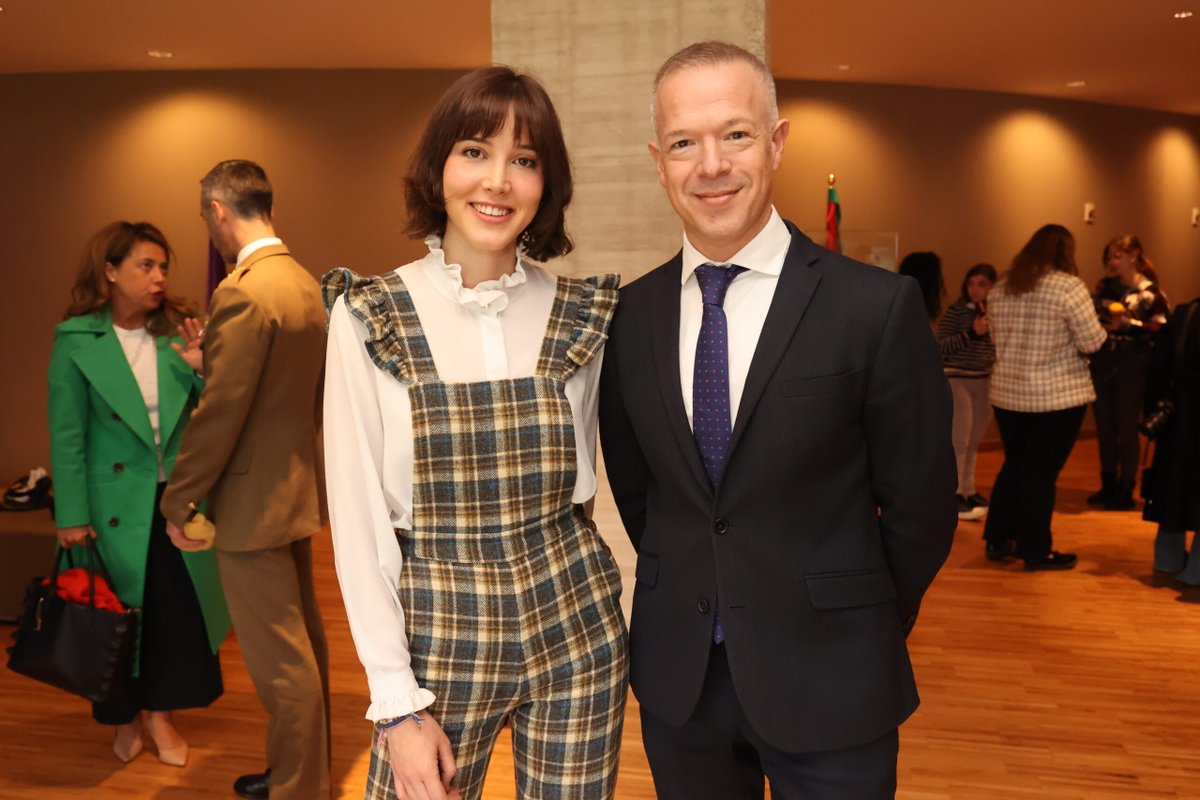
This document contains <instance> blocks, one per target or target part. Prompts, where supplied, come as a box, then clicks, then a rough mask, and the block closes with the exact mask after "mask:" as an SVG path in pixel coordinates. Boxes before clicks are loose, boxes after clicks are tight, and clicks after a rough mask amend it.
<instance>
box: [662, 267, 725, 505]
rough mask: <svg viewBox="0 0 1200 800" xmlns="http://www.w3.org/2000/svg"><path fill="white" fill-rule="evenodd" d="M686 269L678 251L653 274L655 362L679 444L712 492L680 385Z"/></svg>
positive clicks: (704, 486) (693, 468)
mask: <svg viewBox="0 0 1200 800" xmlns="http://www.w3.org/2000/svg"><path fill="white" fill-rule="evenodd" d="M682 269H683V259H682V256H681V255H676V256H675V258H673V259H671V261H669V262H667V264H666V266H664V267H663V268H662V269H660V270H658V271H657V273H655V275H654V276H653V280H656V281H657V282H658V283H657V285H655V287H654V292H653V294H654V302H653V303H652V304H651V305H652V307H653V308H654V309H655V310H656V311H657V312H658V313H656V314H655V316H654V329H653V330H654V333H653V337H654V366H655V372H656V373H657V376H658V388H659V391H660V392H661V393H662V399H663V405H664V406H665V408H666V410H667V419H668V421H669V423H670V426H671V430H672V431H673V432H674V435H675V438H676V440H677V443H678V444H679V448H680V450H682V451H683V457H684V460H685V461H686V462H687V464H688V468H689V469H690V470H691V472H692V475H693V477H695V478H696V480H697V482H698V483H699V484H700V486H701V487H703V489H704V492H705V494H707V495H711V494H712V486H711V485H710V484H709V482H708V476H707V475H706V474H705V473H704V464H703V462H702V461H701V460H700V451H699V450H697V449H696V439H695V437H694V436H693V435H692V428H691V426H690V425H688V419H687V409H686V408H685V407H684V405H683V390H682V389H681V388H680V385H679V369H680V365H679V276H680V270H682Z"/></svg>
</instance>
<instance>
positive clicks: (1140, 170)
mask: <svg viewBox="0 0 1200 800" xmlns="http://www.w3.org/2000/svg"><path fill="white" fill-rule="evenodd" d="M779 99H780V112H781V114H782V116H784V117H786V118H788V119H790V120H791V135H790V136H789V138H788V142H787V147H786V150H785V155H784V163H783V166H782V167H781V169H780V174H779V177H778V179H777V180H778V184H777V191H776V201H777V204H778V206H779V209H780V212H781V213H782V214H784V216H786V217H789V218H790V219H792V220H793V221H794V222H796V224H798V225H800V226H801V227H802V228H805V229H806V230H807V229H818V230H821V229H823V227H824V215H825V187H826V176H827V174H828V173H830V172H833V173H835V174H836V175H837V179H838V183H837V186H838V191H839V194H840V198H841V202H842V227H843V228H844V229H857V230H889V231H898V232H899V234H900V254H901V255H903V254H904V253H906V252H910V251H912V250H933V251H935V252H937V253H938V254H939V255H940V256H941V257H942V261H943V268H944V271H945V274H946V285H947V290H948V294H949V297H948V298H947V301H950V300H953V299H954V297H955V296H956V295H957V292H958V287H959V286H960V284H961V281H962V276H963V274H964V273H965V272H966V270H967V268H968V267H969V266H971V265H972V264H974V263H976V262H979V261H990V262H991V263H993V264H995V265H996V267H997V268H1000V269H1003V268H1004V267H1006V266H1007V265H1008V263H1009V262H1010V261H1011V260H1012V257H1013V255H1014V254H1015V253H1016V252H1017V250H1018V249H1020V247H1021V246H1022V245H1023V244H1024V243H1025V242H1026V241H1027V240H1028V238H1029V236H1030V235H1031V234H1032V233H1033V231H1034V230H1036V229H1037V228H1038V227H1039V226H1041V225H1042V224H1044V223H1047V222H1057V223H1061V224H1063V225H1066V226H1067V227H1068V228H1069V229H1070V230H1071V231H1072V232H1073V233H1074V234H1075V237H1076V240H1077V244H1078V253H1077V261H1078V263H1079V267H1080V273H1081V275H1082V276H1083V278H1084V279H1085V280H1086V281H1088V283H1089V284H1091V283H1093V282H1094V281H1095V280H1097V279H1098V278H1099V277H1100V274H1101V267H1100V251H1101V249H1102V248H1103V246H1104V244H1105V243H1106V242H1108V241H1109V240H1110V239H1111V238H1113V237H1114V236H1117V235H1120V234H1123V233H1136V234H1138V235H1140V236H1141V238H1142V242H1143V244H1144V245H1145V247H1146V251H1147V254H1148V255H1149V257H1150V258H1151V259H1152V260H1153V261H1154V262H1155V263H1156V264H1157V265H1158V267H1159V272H1160V275H1161V278H1162V283H1163V286H1164V287H1165V289H1166V291H1167V293H1168V295H1169V296H1170V297H1171V299H1172V300H1173V301H1177V300H1183V299H1190V298H1192V297H1195V296H1196V295H1197V294H1200V228H1193V227H1192V226H1191V224H1190V215H1191V209H1192V207H1194V206H1200V118H1196V117H1188V116H1182V115H1172V114H1165V113H1157V112H1149V111H1137V110H1133V109H1127V108H1116V107H1112V106H1102V105H1096V104H1088V103H1077V102H1069V101H1062V100H1058V101H1055V100H1044V99H1038V98H1030V97H1019V96H1015V95H1004V94H994V93H987V92H967V91H956V90H937V89H925V88H913V87H897V86H878V85H856V84H845V83H819V82H802V81H782V82H780V84H779ZM1085 202H1091V203H1094V204H1095V205H1096V222H1095V224H1093V225H1086V224H1084V222H1083V206H1084V203H1085ZM822 243H823V242H822Z"/></svg>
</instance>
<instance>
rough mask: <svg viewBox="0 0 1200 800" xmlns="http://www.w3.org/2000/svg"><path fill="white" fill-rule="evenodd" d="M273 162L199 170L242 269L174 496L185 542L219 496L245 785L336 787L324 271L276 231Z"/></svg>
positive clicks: (224, 244)
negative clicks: (328, 610) (246, 761)
mask: <svg viewBox="0 0 1200 800" xmlns="http://www.w3.org/2000/svg"><path fill="white" fill-rule="evenodd" d="M273 199H274V197H273V193H272V190H271V184H270V182H269V181H268V180H267V175H266V173H265V172H264V171H263V169H262V167H260V166H259V165H258V164H255V163H254V162H252V161H240V160H239V161H223V162H221V163H220V164H217V165H216V166H215V167H213V168H212V169H211V170H210V171H209V173H208V174H207V175H205V176H204V179H203V180H202V181H201V182H200V214H201V216H202V217H203V219H204V222H205V225H206V226H207V227H208V233H209V236H210V237H211V238H212V241H213V243H214V244H215V245H216V247H217V249H218V250H219V251H220V252H221V256H222V257H223V258H224V259H225V262H226V263H227V264H232V265H235V268H234V270H233V271H232V272H231V273H230V274H229V276H228V277H226V278H225V280H223V281H222V282H221V285H220V286H219V287H218V288H217V290H216V292H214V293H213V296H212V306H211V312H210V319H209V322H208V327H207V329H206V334H205V337H204V338H205V341H204V380H205V385H204V392H203V394H201V395H200V404H199V406H198V407H197V408H196V411H195V413H194V414H193V415H192V421H191V424H190V425H189V426H188V431H187V434H186V436H185V437H184V440H183V444H182V446H181V447H180V452H179V459H178V461H177V462H176V465H175V472H174V474H172V476H171V480H170V482H169V483H168V485H167V489H166V491H165V492H164V493H163V498H162V504H161V505H162V511H163V515H164V516H165V517H166V518H167V531H168V533H170V534H171V537H172V539H173V540H174V541H175V543H176V546H178V547H179V548H181V549H184V550H195V549H199V548H201V547H203V546H204V543H203V542H197V541H193V540H191V539H188V538H187V537H186V536H185V535H184V534H183V532H182V528H183V526H184V523H186V522H187V520H188V519H189V511H190V509H191V508H192V507H193V505H194V504H198V503H199V502H200V501H201V500H202V499H204V498H206V497H207V498H208V506H207V511H208V516H209V517H210V518H211V519H212V521H213V523H214V524H215V525H216V529H217V534H216V549H217V561H218V564H219V566H220V571H221V583H222V585H223V586H224V588H225V596H226V598H227V600H228V603H229V611H230V614H231V615H232V617H233V626H234V628H235V630H236V631H237V634H238V644H239V645H240V646H241V649H242V653H243V655H244V656H245V658H246V668H247V670H248V671H249V672H250V679H251V680H252V681H253V682H254V688H255V690H256V691H257V692H258V696H259V699H260V700H261V701H262V703H263V706H264V707H265V708H266V710H267V713H268V714H269V715H270V721H269V723H268V727H267V765H268V769H267V770H266V772H264V773H262V774H254V775H245V776H242V777H241V778H238V779H237V781H235V783H234V791H236V792H237V793H238V794H239V795H241V796H243V797H249V798H264V797H267V796H268V793H269V795H270V797H271V800H318V798H320V800H326V799H327V798H328V797H329V717H328V713H329V678H328V654H327V650H326V644H325V630H324V626H323V624H322V621H321V613H320V610H319V609H318V607H317V598H316V593H315V591H314V589H313V577H312V567H313V565H312V536H313V534H314V533H316V532H317V531H318V530H319V529H320V528H321V526H322V525H323V524H324V519H323V516H324V515H323V513H322V509H321V502H320V492H319V488H318V483H319V480H320V478H319V472H320V454H319V452H318V450H319V435H318V427H319V411H320V386H321V371H322V366H323V363H324V362H323V354H324V351H325V309H324V305H323V303H322V301H321V289H320V286H319V285H318V284H317V280H316V278H314V277H313V276H312V275H310V274H309V273H308V272H307V271H306V270H305V269H304V268H303V267H302V266H300V264H298V263H297V262H296V260H295V259H294V258H292V256H291V253H289V252H288V249H287V248H286V247H285V246H284V245H283V242H282V241H281V240H280V239H279V238H278V237H277V236H276V235H275V228H274V225H273V223H272V214H273Z"/></svg>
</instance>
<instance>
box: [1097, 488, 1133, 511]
mask: <svg viewBox="0 0 1200 800" xmlns="http://www.w3.org/2000/svg"><path fill="white" fill-rule="evenodd" d="M1136 508H1137V503H1136V502H1135V501H1134V499H1133V482H1132V481H1121V482H1120V483H1118V484H1117V488H1116V490H1115V491H1114V492H1113V493H1112V495H1111V496H1110V497H1109V498H1108V502H1107V503H1105V504H1104V509H1105V510H1106V511H1133V510H1134V509H1136Z"/></svg>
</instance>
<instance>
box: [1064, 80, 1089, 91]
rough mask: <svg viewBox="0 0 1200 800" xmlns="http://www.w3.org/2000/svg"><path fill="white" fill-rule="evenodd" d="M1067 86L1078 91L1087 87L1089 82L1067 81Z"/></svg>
mask: <svg viewBox="0 0 1200 800" xmlns="http://www.w3.org/2000/svg"><path fill="white" fill-rule="evenodd" d="M1067 86H1070V87H1071V88H1072V89H1078V88H1079V87H1080V86H1087V81H1067Z"/></svg>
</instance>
